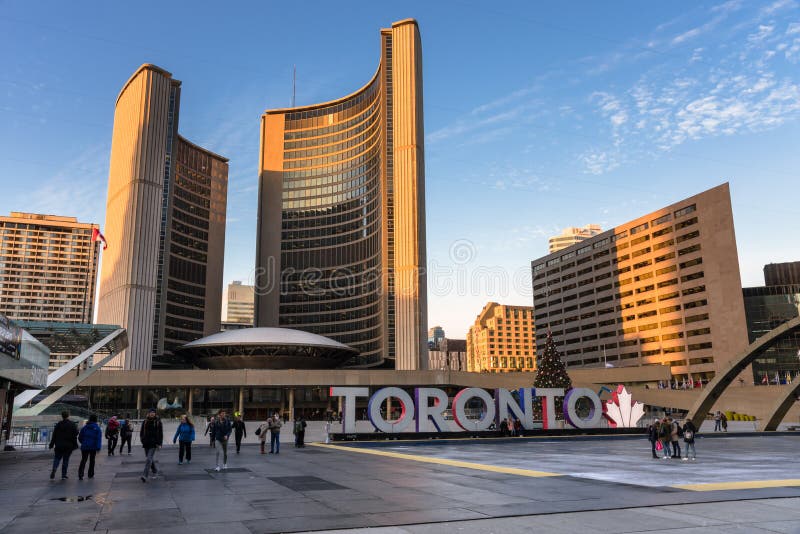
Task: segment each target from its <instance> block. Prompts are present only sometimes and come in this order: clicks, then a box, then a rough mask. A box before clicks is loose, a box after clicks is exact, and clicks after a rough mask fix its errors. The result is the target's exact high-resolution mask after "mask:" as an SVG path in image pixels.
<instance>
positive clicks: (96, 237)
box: [92, 228, 108, 250]
mask: <svg viewBox="0 0 800 534" xmlns="http://www.w3.org/2000/svg"><path fill="white" fill-rule="evenodd" d="M97 241H101V242H102V243H103V250H105V249H107V248H108V242H107V241H106V236H104V235H103V234H101V233H100V229H99V228H92V243H95V242H97Z"/></svg>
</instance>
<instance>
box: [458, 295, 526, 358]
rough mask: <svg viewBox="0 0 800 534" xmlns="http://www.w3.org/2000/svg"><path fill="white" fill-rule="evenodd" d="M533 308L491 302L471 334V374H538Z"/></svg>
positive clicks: (468, 356) (468, 353)
mask: <svg viewBox="0 0 800 534" xmlns="http://www.w3.org/2000/svg"><path fill="white" fill-rule="evenodd" d="M535 335H536V334H535V330H534V325H533V308H532V307H530V306H512V305H509V304H498V303H496V302H490V303H488V304H486V306H484V307H483V310H481V313H480V314H479V315H478V318H477V319H475V324H473V325H472V326H471V327H470V329H469V332H468V333H467V371H470V372H475V373H509V372H514V371H535V370H536V351H535Z"/></svg>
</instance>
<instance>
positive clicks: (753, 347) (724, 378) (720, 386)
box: [686, 317, 800, 428]
mask: <svg viewBox="0 0 800 534" xmlns="http://www.w3.org/2000/svg"><path fill="white" fill-rule="evenodd" d="M796 330H800V317H795V318H794V319H792V320H791V321H787V322H785V323H783V324H782V325H780V326H778V327H777V328H775V329H773V330H770V331H769V332H768V333H767V334H764V335H763V336H761V337H760V338H758V339H756V340H755V341H754V342H753V343H751V344H750V345H748V346H747V348H745V349H744V350H743V351H742V352H740V353H739V354H737V355H736V356H735V357H734V358H733V359H731V361H730V362H728V363H727V364H726V365H725V366H724V367H723V368H722V369H720V370H719V371H717V374H716V376H715V377H714V380H712V381H711V382H709V384H708V386H706V388H705V390H704V391H703V393H702V394H701V395H700V397H699V398H698V399H697V400H696V401H695V403H694V404H693V405H692V407H691V408H690V409H689V412H688V413H687V414H686V418H687V419H691V420H692V422H693V423H694V425H695V426H696V427H697V428H700V425H701V424H702V423H703V421H704V420H705V418H706V414H708V412H709V411H710V410H711V408H712V407H713V406H714V403H716V402H717V400H718V399H719V398H720V396H721V395H722V393H723V392H724V391H725V389H726V388H727V387H728V386H730V385H731V382H733V380H734V379H735V378H736V377H737V376H739V374H741V372H742V371H744V370H745V368H746V367H747V366H748V365H750V364H751V363H752V362H753V360H755V359H756V358H758V357H759V356H760V355H761V354H763V353H764V352H765V351H766V350H767V349H768V348H770V347H771V346H772V345H773V344H775V343H776V342H777V341H778V340H779V339H781V338H782V337H783V336H786V335H789V334H791V333H793V332H795V331H796ZM798 386H800V384H798ZM792 398H793V397H792ZM784 402H788V400H787V399H784ZM778 404H780V406H776V410H774V412H773V416H772V417H771V418H770V419H769V420H770V421H771V420H772V419H774V418H775V417H776V416H777V415H778V410H779V409H782V408H783V405H782V404H781V403H778ZM789 407H791V404H789ZM788 409H789V408H786V410H785V411H784V412H783V415H786V411H788ZM783 415H781V418H783ZM779 422H780V421H778V423H779ZM775 427H777V423H775Z"/></svg>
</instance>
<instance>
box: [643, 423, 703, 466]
mask: <svg viewBox="0 0 800 534" xmlns="http://www.w3.org/2000/svg"><path fill="white" fill-rule="evenodd" d="M647 434H648V439H649V440H650V445H651V450H652V452H653V458H663V459H665V460H667V459H669V458H675V459H682V460H683V461H688V460H689V459H691V460H692V461H694V460H696V459H697V452H696V450H695V438H696V435H697V427H695V426H694V423H692V422H691V421H690V420H689V419H687V420H686V421H685V422H684V424H683V425H681V423H680V421H678V420H677V419H676V420H673V419H672V418H671V417H665V418H664V419H655V420H654V421H653V423H652V424H651V425H650V426H648V427H647ZM681 440H683V442H684V444H685V446H686V447H685V449H686V450H685V453H686V455H685V456H682V455H681ZM659 453H660V454H661V456H659ZM690 453H691V457H690V456H689V455H690Z"/></svg>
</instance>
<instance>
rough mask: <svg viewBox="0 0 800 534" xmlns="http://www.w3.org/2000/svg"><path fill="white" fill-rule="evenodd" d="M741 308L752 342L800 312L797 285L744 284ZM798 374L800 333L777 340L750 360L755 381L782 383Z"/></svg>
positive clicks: (799, 367)
mask: <svg viewBox="0 0 800 534" xmlns="http://www.w3.org/2000/svg"><path fill="white" fill-rule="evenodd" d="M743 292H744V311H745V314H746V316H747V332H748V335H749V336H750V342H751V343H752V342H753V341H755V340H756V339H758V338H759V337H761V336H763V335H765V334H766V333H768V332H769V331H770V330H773V329H775V328H777V327H778V326H780V325H782V324H783V323H785V322H786V321H789V320H791V319H794V318H795V317H797V316H798V315H800V285H784V286H767V287H746V288H744V289H743ZM798 373H800V332H795V333H794V334H791V335H789V336H787V337H784V338H782V339H780V340H779V341H778V342H777V343H775V345H773V346H772V347H770V348H769V349H767V351H766V352H765V353H764V354H763V355H761V356H760V357H759V358H757V359H756V360H755V361H754V362H753V380H754V382H755V383H756V384H765V383H769V384H775V383H776V382H778V383H785V382H786V381H787V378H789V377H791V379H794V378H795V377H796V376H797V375H798Z"/></svg>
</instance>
